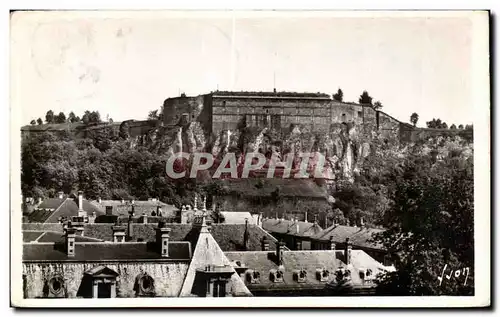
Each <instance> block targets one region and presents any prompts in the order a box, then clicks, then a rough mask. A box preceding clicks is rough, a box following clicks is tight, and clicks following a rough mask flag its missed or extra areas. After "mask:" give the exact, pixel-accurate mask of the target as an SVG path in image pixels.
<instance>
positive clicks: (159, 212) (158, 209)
mask: <svg viewBox="0 0 500 317" xmlns="http://www.w3.org/2000/svg"><path fill="white" fill-rule="evenodd" d="M161 213H162V211H161V206H160V205H158V206H156V215H157V216H158V217H161V216H162V214H161Z"/></svg>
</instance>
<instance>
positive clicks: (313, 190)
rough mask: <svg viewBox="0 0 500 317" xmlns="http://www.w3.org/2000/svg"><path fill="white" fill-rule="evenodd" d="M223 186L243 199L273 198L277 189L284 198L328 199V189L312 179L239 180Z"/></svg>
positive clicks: (231, 180) (225, 182)
mask: <svg viewBox="0 0 500 317" xmlns="http://www.w3.org/2000/svg"><path fill="white" fill-rule="evenodd" d="M223 186H224V187H225V188H226V190H227V191H228V192H229V194H232V193H237V194H239V195H241V196H243V197H264V196H271V194H272V193H273V192H274V191H275V190H276V189H278V190H279V193H280V195H281V196H283V197H307V198H325V199H326V197H327V192H326V189H325V188H324V187H322V186H319V185H318V184H316V183H315V182H314V180H312V179H295V178H293V179H283V178H264V179H261V178H238V179H226V180H224V183H223Z"/></svg>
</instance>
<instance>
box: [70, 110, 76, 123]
mask: <svg viewBox="0 0 500 317" xmlns="http://www.w3.org/2000/svg"><path fill="white" fill-rule="evenodd" d="M68 120H69V122H71V123H75V122H78V121H77V120H76V116H75V113H74V112H73V111H71V112H70V113H69V115H68Z"/></svg>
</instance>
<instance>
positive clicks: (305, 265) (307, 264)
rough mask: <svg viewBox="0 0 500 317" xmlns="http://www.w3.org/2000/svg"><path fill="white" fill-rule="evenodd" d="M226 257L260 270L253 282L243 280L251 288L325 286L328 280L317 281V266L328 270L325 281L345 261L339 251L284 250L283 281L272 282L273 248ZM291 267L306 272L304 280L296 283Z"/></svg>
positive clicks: (231, 253)
mask: <svg viewBox="0 0 500 317" xmlns="http://www.w3.org/2000/svg"><path fill="white" fill-rule="evenodd" d="M225 254H226V257H227V258H228V259H229V260H231V261H232V262H233V265H235V263H236V261H239V262H240V263H241V266H245V267H247V268H248V269H251V270H253V271H256V272H259V274H260V281H259V283H256V284H251V283H248V281H247V280H246V278H245V277H244V278H243V280H244V281H245V283H246V284H247V286H248V287H249V289H250V290H252V289H265V290H273V289H301V288H324V287H326V284H327V282H320V281H319V280H318V279H317V278H316V270H317V269H323V268H325V269H327V270H328V271H329V272H330V276H329V279H328V281H330V280H333V279H335V275H334V272H335V271H336V270H337V268H340V267H342V266H343V265H344V264H343V262H342V261H341V260H340V258H341V257H342V251H284V252H283V262H282V263H283V268H284V269H283V271H284V272H283V273H284V274H283V282H278V283H276V282H273V281H272V280H271V278H270V276H271V275H270V272H271V270H277V269H278V268H279V266H278V264H277V261H276V254H275V252H268V251H259V252H226V253H225ZM294 270H305V271H306V272H307V275H306V282H305V283H298V282H296V281H295V280H294V276H293V274H294V273H293V272H294Z"/></svg>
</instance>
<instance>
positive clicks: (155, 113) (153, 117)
mask: <svg viewBox="0 0 500 317" xmlns="http://www.w3.org/2000/svg"><path fill="white" fill-rule="evenodd" d="M158 118H159V117H158V110H152V111H150V112H149V113H148V120H158Z"/></svg>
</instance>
